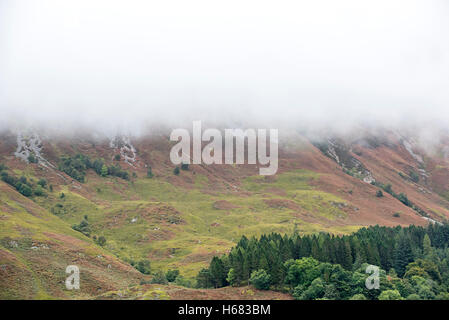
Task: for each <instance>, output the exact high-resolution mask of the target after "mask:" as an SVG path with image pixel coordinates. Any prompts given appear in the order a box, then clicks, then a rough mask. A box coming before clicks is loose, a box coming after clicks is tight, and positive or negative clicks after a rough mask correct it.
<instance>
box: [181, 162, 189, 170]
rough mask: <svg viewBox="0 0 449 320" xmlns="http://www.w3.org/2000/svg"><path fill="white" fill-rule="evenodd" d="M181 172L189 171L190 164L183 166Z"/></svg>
mask: <svg viewBox="0 0 449 320" xmlns="http://www.w3.org/2000/svg"><path fill="white" fill-rule="evenodd" d="M181 170H184V171H187V170H189V164H188V163H183V164H181Z"/></svg>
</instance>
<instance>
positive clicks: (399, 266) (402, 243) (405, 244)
mask: <svg viewBox="0 0 449 320" xmlns="http://www.w3.org/2000/svg"><path fill="white" fill-rule="evenodd" d="M412 261H413V252H412V248H411V245H410V241H409V239H408V237H407V236H406V234H405V232H404V231H403V230H401V232H400V233H399V234H398V237H397V244H396V247H395V250H394V270H396V272H397V274H398V275H399V276H400V277H402V276H403V275H404V273H405V268H406V266H407V265H408V264H409V263H410V262H412Z"/></svg>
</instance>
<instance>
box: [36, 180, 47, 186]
mask: <svg viewBox="0 0 449 320" xmlns="http://www.w3.org/2000/svg"><path fill="white" fill-rule="evenodd" d="M37 184H38V185H40V186H41V187H42V188H46V187H47V180H45V179H44V178H42V179H39V181H38V182H37Z"/></svg>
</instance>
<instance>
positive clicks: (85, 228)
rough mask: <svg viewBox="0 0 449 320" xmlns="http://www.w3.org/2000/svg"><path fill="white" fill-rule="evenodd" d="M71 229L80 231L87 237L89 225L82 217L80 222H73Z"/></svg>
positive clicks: (88, 235)
mask: <svg viewBox="0 0 449 320" xmlns="http://www.w3.org/2000/svg"><path fill="white" fill-rule="evenodd" d="M72 229H73V230H75V231H78V232H81V233H82V234H84V235H85V236H87V237H90V227H89V222H87V219H86V218H84V219H83V221H81V222H80V224H74V225H73V226H72Z"/></svg>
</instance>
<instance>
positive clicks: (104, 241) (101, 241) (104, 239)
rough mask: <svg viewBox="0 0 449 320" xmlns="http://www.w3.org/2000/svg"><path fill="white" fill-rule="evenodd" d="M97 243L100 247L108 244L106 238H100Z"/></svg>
mask: <svg viewBox="0 0 449 320" xmlns="http://www.w3.org/2000/svg"><path fill="white" fill-rule="evenodd" d="M96 242H97V244H98V245H99V246H101V247H103V246H104V245H105V244H106V238H105V237H103V236H99V237H98V239H97V241H96Z"/></svg>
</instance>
